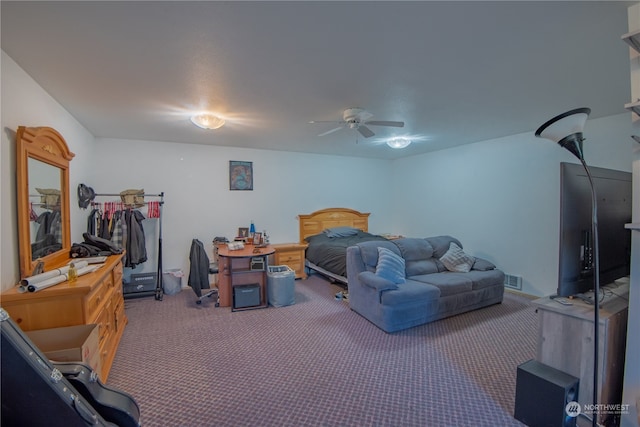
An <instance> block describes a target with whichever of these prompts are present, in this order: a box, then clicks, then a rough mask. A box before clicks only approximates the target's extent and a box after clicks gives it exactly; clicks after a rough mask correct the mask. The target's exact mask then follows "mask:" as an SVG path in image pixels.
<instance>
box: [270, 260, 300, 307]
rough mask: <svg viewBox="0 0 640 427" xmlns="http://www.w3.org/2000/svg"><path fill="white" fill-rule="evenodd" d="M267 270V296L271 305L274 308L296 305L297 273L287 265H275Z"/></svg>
mask: <svg viewBox="0 0 640 427" xmlns="http://www.w3.org/2000/svg"><path fill="white" fill-rule="evenodd" d="M267 268H268V271H267V295H268V300H269V304H270V305H272V306H274V307H285V306H287V305H292V304H295V303H296V292H295V280H296V273H295V271H293V270H292V269H291V268H290V267H289V266H286V265H274V266H269V267H267Z"/></svg>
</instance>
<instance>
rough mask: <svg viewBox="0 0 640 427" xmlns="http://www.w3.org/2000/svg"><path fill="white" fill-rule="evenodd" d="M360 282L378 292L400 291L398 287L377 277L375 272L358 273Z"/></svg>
mask: <svg viewBox="0 0 640 427" xmlns="http://www.w3.org/2000/svg"><path fill="white" fill-rule="evenodd" d="M358 280H360V282H362V283H363V284H365V285H367V286H368V287H370V288H373V289H375V290H377V291H378V292H382V291H388V290H391V289H398V285H396V284H395V283H393V282H392V281H390V280H387V279H385V278H383V277H380V276H376V274H375V273H374V272H373V271H363V272H360V273H358Z"/></svg>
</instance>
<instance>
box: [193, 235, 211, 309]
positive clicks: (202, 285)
mask: <svg viewBox="0 0 640 427" xmlns="http://www.w3.org/2000/svg"><path fill="white" fill-rule="evenodd" d="M189 262H190V263H191V266H190V268H189V286H191V288H192V289H193V291H194V292H195V293H196V295H197V296H198V298H200V297H201V296H202V289H209V288H210V286H209V257H208V256H207V252H206V251H205V250H204V245H203V244H202V242H201V241H200V240H198V239H193V240H192V241H191V253H190V254H189Z"/></svg>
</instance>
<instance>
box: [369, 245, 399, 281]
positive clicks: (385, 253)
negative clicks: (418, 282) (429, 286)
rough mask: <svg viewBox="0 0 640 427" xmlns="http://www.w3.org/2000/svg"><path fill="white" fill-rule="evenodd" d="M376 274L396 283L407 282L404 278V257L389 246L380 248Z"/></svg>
mask: <svg viewBox="0 0 640 427" xmlns="http://www.w3.org/2000/svg"><path fill="white" fill-rule="evenodd" d="M376 276H380V277H382V278H384V279H387V280H389V281H390V282H393V283H395V284H399V283H404V282H406V280H405V278H404V258H402V257H401V256H399V255H396V254H395V253H393V251H391V250H389V249H387V248H378V265H376Z"/></svg>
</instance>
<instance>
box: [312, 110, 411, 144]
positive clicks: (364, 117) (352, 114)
mask: <svg viewBox="0 0 640 427" xmlns="http://www.w3.org/2000/svg"><path fill="white" fill-rule="evenodd" d="M371 117H373V114H371V113H370V112H368V111H367V110H364V109H362V108H347V109H346V110H344V112H343V113H342V120H339V121H335V120H328V121H324V120H312V121H310V122H309V123H336V124H339V125H340V126H338V127H337V128H334V129H331V130H328V131H326V132H323V133H321V134H319V135H318V136H325V135H329V134H330V133H333V132H337V131H339V130H340V129H343V128H349V129H355V130H357V131H358V132H360V134H361V135H362V136H364V137H365V138H370V137H372V136H373V135H375V133H373V131H372V130H371V129H369V128H368V127H367V126H392V127H397V128H401V127H404V122H393V121H388V120H369V119H370V118H371Z"/></svg>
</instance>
